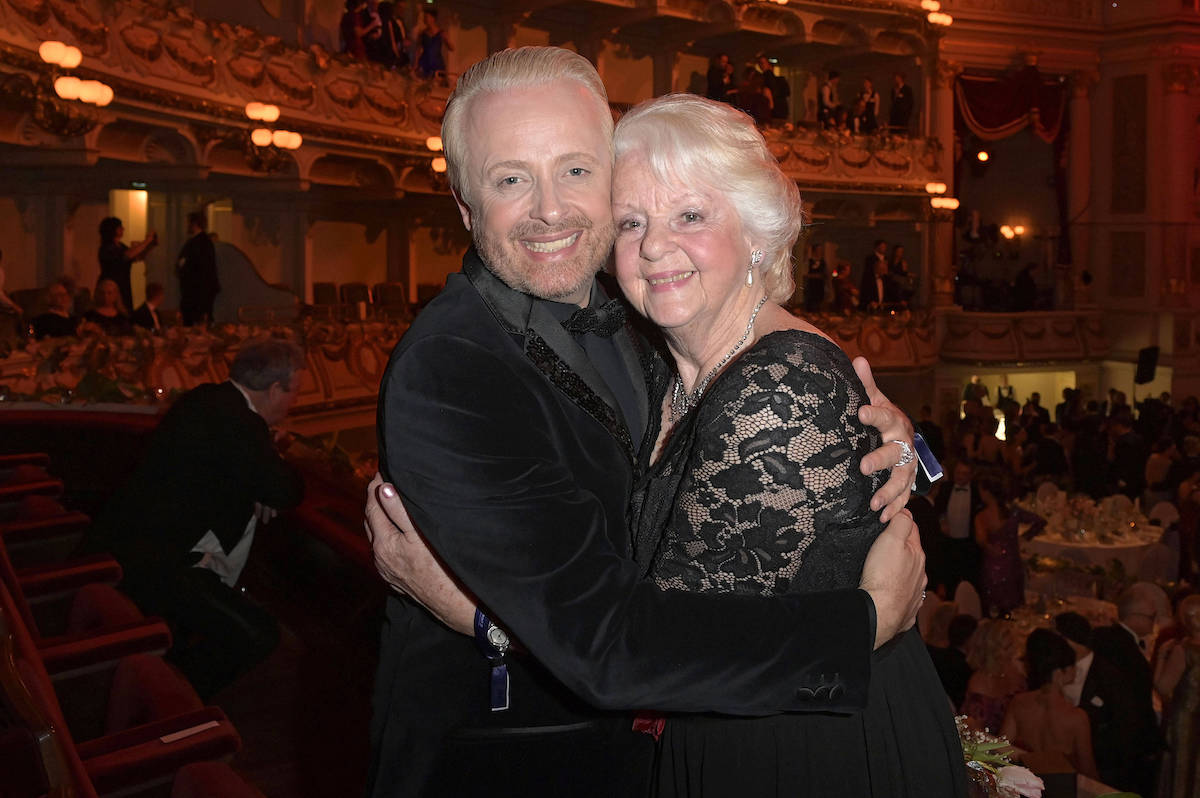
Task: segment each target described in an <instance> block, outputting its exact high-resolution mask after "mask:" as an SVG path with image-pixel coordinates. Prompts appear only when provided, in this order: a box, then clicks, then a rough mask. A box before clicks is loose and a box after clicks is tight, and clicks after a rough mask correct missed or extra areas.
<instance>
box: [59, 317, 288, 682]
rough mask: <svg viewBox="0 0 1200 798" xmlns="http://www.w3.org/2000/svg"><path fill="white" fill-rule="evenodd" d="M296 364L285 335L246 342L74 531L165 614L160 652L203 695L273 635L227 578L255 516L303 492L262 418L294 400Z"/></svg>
mask: <svg viewBox="0 0 1200 798" xmlns="http://www.w3.org/2000/svg"><path fill="white" fill-rule="evenodd" d="M304 364H305V360H304V353H303V352H302V351H301V350H300V349H299V347H297V346H295V345H294V344H290V343H287V342H284V341H279V340H276V339H266V340H261V341H251V342H248V343H246V344H244V345H243V346H242V347H241V349H239V350H238V353H237V355H236V356H235V357H234V359H233V364H232V365H231V366H230V368H229V379H228V380H227V381H225V382H222V383H219V384H212V383H209V384H205V385H201V386H199V387H197V388H194V389H192V390H191V391H189V392H187V393H186V394H184V395H183V396H182V397H180V399H179V400H178V401H177V402H176V403H175V404H174V405H173V406H172V407H171V409H170V410H168V411H167V413H166V415H165V416H163V419H162V421H161V422H160V423H159V425H158V428H157V429H156V430H155V431H154V433H153V435H152V437H151V439H150V444H149V448H148V450H147V452H146V456H145V457H144V458H143V459H142V461H141V463H139V464H138V467H137V468H136V469H135V470H134V472H133V474H132V475H131V476H130V477H129V479H128V480H127V481H126V482H125V483H124V484H123V485H122V486H121V487H120V488H119V489H118V490H117V491H116V493H115V494H114V495H113V496H112V498H111V499H110V500H109V501H108V503H107V504H106V505H105V507H104V508H103V510H101V512H100V513H99V515H97V517H96V521H95V523H94V524H93V526H92V529H91V530H90V531H89V533H88V535H87V537H86V539H85V540H84V545H83V550H84V551H86V552H96V551H106V552H109V553H111V554H112V555H113V556H114V557H115V558H116V560H117V562H119V563H120V564H121V568H122V570H123V571H124V577H123V579H122V581H121V589H122V591H124V592H125V593H126V594H127V595H128V596H129V597H130V598H132V599H133V600H134V601H135V602H136V603H137V605H138V606H139V607H140V608H141V609H142V610H143V611H144V612H146V613H147V614H154V615H159V616H162V617H163V618H165V619H166V620H167V622H168V623H170V624H171V627H172V636H173V638H174V641H175V642H174V646H173V648H172V649H171V652H170V657H171V659H172V660H173V661H174V662H175V664H176V665H177V666H178V667H179V668H180V669H181V670H182V671H183V673H184V674H185V675H186V676H187V677H188V680H189V681H190V682H191V683H192V686H194V687H195V688H196V692H197V693H199V694H200V695H201V697H203V698H205V699H207V698H211V697H212V696H213V695H214V694H215V693H217V692H218V691H219V690H220V689H222V688H223V687H225V686H227V685H228V684H230V683H231V682H233V680H234V679H235V678H237V676H238V675H240V674H241V673H243V672H244V671H245V670H247V669H248V668H249V667H250V666H252V665H253V664H255V663H256V662H258V661H260V660H262V659H263V658H265V657H266V656H267V655H268V654H270V653H271V651H272V650H273V649H274V647H275V644H276V642H277V641H278V637H279V630H278V626H277V624H276V622H275V619H274V618H273V617H272V616H271V615H270V614H269V613H268V612H267V611H266V610H264V609H262V608H261V607H259V606H258V605H257V604H255V603H254V602H253V601H251V600H250V599H249V598H248V597H247V596H246V595H245V594H244V593H243V592H241V591H240V590H238V589H237V587H236V586H237V581H238V578H239V576H240V575H241V571H242V568H243V567H244V566H245V564H246V560H247V558H248V556H249V554H250V546H251V544H252V542H253V540H254V533H255V530H256V528H257V526H258V524H259V523H261V522H265V521H268V520H270V519H271V518H272V517H273V516H274V514H275V512H277V511H280V510H285V509H289V508H291V507H295V506H296V505H297V504H299V503H300V499H301V496H302V494H303V482H302V480H301V478H300V475H299V473H297V472H296V470H295V469H294V468H293V467H292V466H290V465H288V464H287V463H286V462H285V461H284V460H283V458H282V457H281V456H280V455H279V452H278V451H277V449H276V436H275V434H274V433H273V432H272V427H275V426H276V425H278V424H279V423H280V422H282V421H283V419H284V417H285V416H286V415H287V412H288V410H289V409H290V408H291V406H292V404H293V402H295V399H296V394H297V391H298V390H299V386H300V372H301V370H302V369H303V368H304Z"/></svg>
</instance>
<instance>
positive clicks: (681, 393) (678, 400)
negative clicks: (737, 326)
mask: <svg viewBox="0 0 1200 798" xmlns="http://www.w3.org/2000/svg"><path fill="white" fill-rule="evenodd" d="M766 302H767V298H766V297H763V298H762V299H760V300H758V304H757V305H755V306H754V312H753V313H751V314H750V321H749V322H747V323H746V332H745V333H744V334H743V335H742V338H741V340H740V341H738V342H737V343H736V344H734V345H733V349H730V350H729V353H728V354H727V355H725V357H723V358H721V362H720V363H718V364H717V365H715V366H713V367H712V371H710V372H708V374H706V375H705V377H704V379H702V380H700V383H699V384H698V385H697V386H696V389H695V390H694V391H692V392H691V393H688V392H687V391H685V390H684V389H683V377H681V376H679V375H678V374H676V375H675V388H674V390H672V391H671V421H672V422H675V421H678V420H679V419H681V418H683V417H684V416H686V415H687V414H688V411H689V410H691V409H692V408H693V407H695V406H696V405H698V404H699V403H700V397H701V396H703V395H704V391H705V389H706V388H708V384H709V383H710V382H712V381H713V377H715V376H717V372H719V371H720V370H721V369H722V368H724V367H725V364H726V363H728V362H729V361H730V360H732V359H733V356H734V355H736V354H737V353H738V350H740V349H741V348H742V347H743V346H745V344H746V341H748V340H749V339H750V333H752V332H754V320H755V319H757V318H758V312H759V311H760V310H762V306H763V305H765V304H766Z"/></svg>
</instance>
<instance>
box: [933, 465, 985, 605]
mask: <svg viewBox="0 0 1200 798" xmlns="http://www.w3.org/2000/svg"><path fill="white" fill-rule="evenodd" d="M973 477H974V471H973V470H972V468H971V464H970V463H968V462H967V461H965V460H959V461H958V462H957V463H955V464H954V469H953V471H951V480H952V482H951V484H950V485H947V486H944V487H942V489H941V491H939V492H938V496H937V501H936V504H935V506H936V509H937V512H938V518H940V519H942V525H941V530H940V531H941V537H940V538H939V539H938V548H939V549H940V550H941V552H942V553H941V555H940V556H939V557H938V558H937V560H938V562H940V563H942V564H943V565H944V567H945V571H944V572H943V573H938V574H930V580H929V582H930V586H931V587H933V588H934V589H941V590H943V591H944V592H945V594H946V595H947V596H953V595H954V591H955V589H956V588H957V587H958V583H959V582H962V581H967V582H970V583H971V584H973V585H978V584H979V563H980V559H981V557H982V554H981V552H980V551H979V545H978V544H977V543H976V542H975V516H976V515H978V513H979V511H980V510H982V509H983V500H982V499H981V498H980V496H979V490H978V487H977V486H976V485H975V482H974V479H973Z"/></svg>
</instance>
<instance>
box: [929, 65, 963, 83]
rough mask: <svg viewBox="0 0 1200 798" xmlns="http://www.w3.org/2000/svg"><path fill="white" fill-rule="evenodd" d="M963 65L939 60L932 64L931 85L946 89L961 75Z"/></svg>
mask: <svg viewBox="0 0 1200 798" xmlns="http://www.w3.org/2000/svg"><path fill="white" fill-rule="evenodd" d="M962 71H963V65H962V64H960V63H959V62H957V61H950V60H948V59H945V58H939V59H937V61H935V62H934V63H933V85H934V86H935V87H937V88H939V89H948V88H950V87H951V86H953V85H954V81H955V80H957V79H958V76H959V75H961V74H962Z"/></svg>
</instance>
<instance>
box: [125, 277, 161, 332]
mask: <svg viewBox="0 0 1200 798" xmlns="http://www.w3.org/2000/svg"><path fill="white" fill-rule="evenodd" d="M163 293H164V292H163V287H162V283H147V284H146V301H145V302H143V303H142V304H140V305H138V307H137V310H135V311H134V312H133V315H132V316H130V317H129V320H130V321H132V322H133V323H134V324H136V325H137V326H138V327H141V328H142V329H143V330H149V331H150V332H152V333H161V332H162V331H163V326H162V320H161V319H160V318H159V317H158V306H159V305H161V304H162V301H163Z"/></svg>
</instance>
